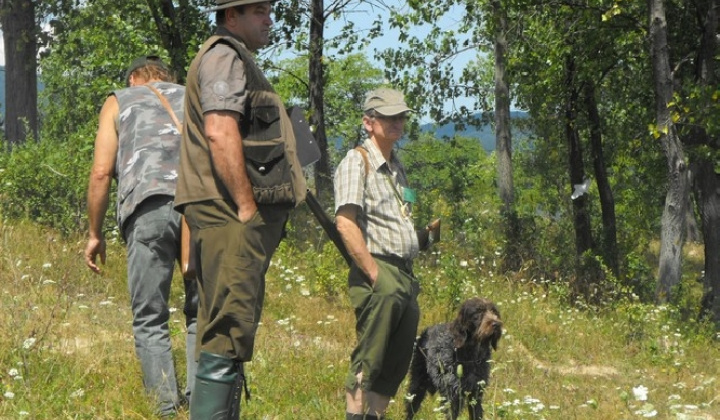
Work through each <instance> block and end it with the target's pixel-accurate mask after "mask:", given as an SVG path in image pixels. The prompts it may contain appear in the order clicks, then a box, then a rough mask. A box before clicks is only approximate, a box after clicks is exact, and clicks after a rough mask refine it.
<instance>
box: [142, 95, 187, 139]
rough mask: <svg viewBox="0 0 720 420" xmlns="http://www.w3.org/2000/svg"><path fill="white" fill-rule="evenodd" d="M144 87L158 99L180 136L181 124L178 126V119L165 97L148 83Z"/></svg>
mask: <svg viewBox="0 0 720 420" xmlns="http://www.w3.org/2000/svg"><path fill="white" fill-rule="evenodd" d="M145 86H147V87H148V89H150V90H151V91H152V92H153V93H154V94H155V95H157V97H158V99H160V103H161V104H162V106H164V107H165V109H166V110H167V112H168V114H170V118H172V120H173V123H175V127H177V129H178V132H179V133H180V134H182V124H180V120H178V118H177V117H176V116H175V112H173V110H172V107H171V106H170V103H169V102H168V100H167V98H165V96H164V95H163V94H162V93H160V91H159V90H157V88H156V87H155V86H153V85H151V84H149V83H148V84H146V85H145Z"/></svg>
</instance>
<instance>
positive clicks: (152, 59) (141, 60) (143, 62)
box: [125, 55, 170, 86]
mask: <svg viewBox="0 0 720 420" xmlns="http://www.w3.org/2000/svg"><path fill="white" fill-rule="evenodd" d="M145 66H156V67H159V68H161V69H163V70H165V71H167V72H169V71H170V69H169V68H168V66H167V65H166V64H165V63H163V61H162V60H161V59H160V57H158V56H156V55H143V56H142V57H138V58H136V59H134V60H133V62H132V63H131V64H130V67H128V69H127V71H126V72H125V84H126V85H128V86H130V75H131V74H132V72H134V71H135V70H137V69H139V68H142V67H145Z"/></svg>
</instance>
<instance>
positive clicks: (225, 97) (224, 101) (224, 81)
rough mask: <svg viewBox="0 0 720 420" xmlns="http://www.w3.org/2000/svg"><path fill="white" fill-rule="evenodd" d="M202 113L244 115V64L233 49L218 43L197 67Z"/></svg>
mask: <svg viewBox="0 0 720 420" xmlns="http://www.w3.org/2000/svg"><path fill="white" fill-rule="evenodd" d="M198 82H199V84H200V92H201V93H200V106H201V107H202V112H203V114H204V113H207V112H210V111H234V112H237V113H239V114H241V115H242V114H243V113H244V111H245V100H246V98H247V93H248V92H247V80H246V77H245V65H244V64H243V62H242V60H241V59H240V57H239V56H238V54H237V53H236V52H235V50H234V49H232V47H230V46H229V45H226V44H224V43H218V44H216V45H215V46H214V47H213V48H211V49H210V50H209V51H208V52H207V53H205V55H204V56H203V57H202V60H201V61H200V66H199V68H198Z"/></svg>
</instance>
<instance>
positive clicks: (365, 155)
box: [355, 146, 370, 178]
mask: <svg viewBox="0 0 720 420" xmlns="http://www.w3.org/2000/svg"><path fill="white" fill-rule="evenodd" d="M355 150H357V151H358V152H360V154H361V155H362V157H363V160H364V161H365V177H366V178H367V176H368V173H370V160H369V159H368V151H367V150H365V148H364V147H362V146H357V147H356V148H355Z"/></svg>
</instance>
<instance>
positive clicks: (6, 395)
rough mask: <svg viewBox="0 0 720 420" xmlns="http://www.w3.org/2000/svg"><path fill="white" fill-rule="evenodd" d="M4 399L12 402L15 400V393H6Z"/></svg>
mask: <svg viewBox="0 0 720 420" xmlns="http://www.w3.org/2000/svg"><path fill="white" fill-rule="evenodd" d="M3 397H5V398H7V399H8V400H12V399H13V398H15V393H14V392H12V391H6V392H5V393H4V394H3Z"/></svg>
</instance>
